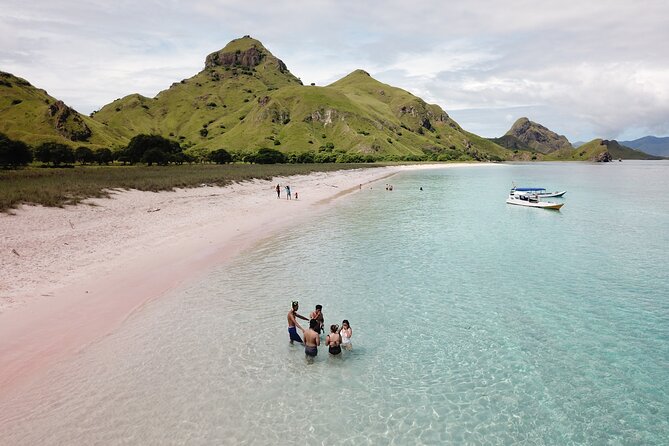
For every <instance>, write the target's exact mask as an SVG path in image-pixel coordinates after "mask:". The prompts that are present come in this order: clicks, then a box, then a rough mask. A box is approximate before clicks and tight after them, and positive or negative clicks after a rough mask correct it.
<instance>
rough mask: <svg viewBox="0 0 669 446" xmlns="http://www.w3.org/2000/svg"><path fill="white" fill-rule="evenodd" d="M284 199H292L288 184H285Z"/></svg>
mask: <svg viewBox="0 0 669 446" xmlns="http://www.w3.org/2000/svg"><path fill="white" fill-rule="evenodd" d="M286 200H292V198H291V196H290V186H288V185H287V186H286Z"/></svg>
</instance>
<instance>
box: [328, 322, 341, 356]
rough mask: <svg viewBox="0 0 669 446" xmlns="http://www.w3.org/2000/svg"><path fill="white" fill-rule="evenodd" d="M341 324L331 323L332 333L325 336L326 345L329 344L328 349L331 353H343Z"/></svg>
mask: <svg viewBox="0 0 669 446" xmlns="http://www.w3.org/2000/svg"><path fill="white" fill-rule="evenodd" d="M338 331H339V325H337V324H332V325H330V334H329V335H328V336H327V338H325V345H327V346H328V351H329V352H330V354H331V355H338V354H340V353H341V347H340V345H339V344H341V336H340V335H339V333H338Z"/></svg>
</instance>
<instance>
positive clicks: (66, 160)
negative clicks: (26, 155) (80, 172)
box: [35, 142, 74, 167]
mask: <svg viewBox="0 0 669 446" xmlns="http://www.w3.org/2000/svg"><path fill="white" fill-rule="evenodd" d="M35 158H36V159H37V161H41V162H42V163H45V164H48V163H52V164H53V165H54V166H56V167H58V166H60V165H61V164H73V163H74V151H73V150H72V148H71V147H70V146H68V145H66V144H61V143H59V142H45V143H43V144H41V145H39V146H38V147H37V148H36V149H35Z"/></svg>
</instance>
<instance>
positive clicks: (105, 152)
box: [95, 149, 114, 165]
mask: <svg viewBox="0 0 669 446" xmlns="http://www.w3.org/2000/svg"><path fill="white" fill-rule="evenodd" d="M113 159H114V155H113V154H112V151H111V150H109V149H98V150H97V151H96V152H95V160H96V161H97V162H98V164H100V165H102V164H109V163H111V162H112V160H113Z"/></svg>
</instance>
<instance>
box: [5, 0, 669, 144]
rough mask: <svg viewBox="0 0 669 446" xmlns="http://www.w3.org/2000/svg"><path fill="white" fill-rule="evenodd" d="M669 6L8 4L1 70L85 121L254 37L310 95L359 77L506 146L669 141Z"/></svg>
mask: <svg viewBox="0 0 669 446" xmlns="http://www.w3.org/2000/svg"><path fill="white" fill-rule="evenodd" d="M668 20H669V2H668V1H666V0H590V1H584V0H579V1H575V0H531V1H530V0H507V1H495V0H468V1H448V0H435V1H417V2H412V1H406V0H403V1H395V0H388V1H365V0H356V1H349V0H332V1H330V0H310V1H302V0H296V1H278V0H277V1H266V2H264V1H257V0H236V1H232V0H190V1H180V0H163V1H157V0H105V1H100V0H79V1H75V0H58V1H53V0H29V1H26V0H0V70H1V71H8V72H10V73H13V74H15V75H17V76H20V77H23V78H25V79H27V80H28V81H30V82H31V83H32V84H33V85H35V86H37V87H40V88H44V89H45V90H47V91H48V93H49V94H51V95H52V96H54V97H57V98H59V99H62V100H64V101H65V102H66V103H67V104H68V105H71V106H73V107H74V108H76V109H77V110H79V111H80V112H83V113H90V112H91V111H93V110H96V109H99V108H100V107H102V106H103V105H104V104H107V103H109V102H111V101H112V100H114V99H116V98H119V97H122V96H125V95H127V94H131V93H141V94H143V95H145V96H149V97H153V96H155V95H156V93H158V92H159V91H160V90H163V89H166V88H168V87H169V86H170V84H172V83H173V82H175V81H178V80H181V79H183V78H188V77H191V76H193V75H194V74H196V73H197V72H199V71H200V70H201V69H202V68H203V65H204V59H205V57H206V55H207V54H209V53H210V52H213V51H215V50H218V49H221V48H222V47H223V46H225V44H226V43H227V42H229V41H230V40H232V39H234V38H237V37H241V36H243V35H246V34H249V35H251V36H252V37H254V38H256V39H258V40H260V41H261V42H263V44H264V45H265V46H266V47H267V48H268V49H269V50H270V51H271V52H272V53H273V54H274V55H275V56H277V57H279V58H280V59H282V60H283V61H284V62H285V63H286V64H287V65H288V68H289V69H290V70H291V72H292V73H293V74H295V75H296V76H298V77H300V78H301V79H302V81H303V82H304V83H307V84H308V83H310V82H315V83H316V84H318V85H326V84H328V83H330V82H333V81H334V80H336V79H338V78H340V77H342V76H344V75H346V74H348V73H349V72H351V71H353V70H354V69H356V68H362V69H364V70H366V71H368V72H369V73H370V74H371V75H372V76H374V77H375V78H376V79H378V80H380V81H382V82H385V83H388V84H391V85H395V86H398V87H401V88H404V89H406V90H409V91H411V92H412V93H414V94H416V95H418V96H421V97H422V98H424V99H425V100H427V101H428V102H432V103H437V104H439V105H440V106H441V107H442V108H444V109H445V110H446V111H447V112H448V113H449V114H450V115H451V116H452V117H453V118H454V119H455V120H456V121H458V122H459V123H460V124H461V125H462V126H463V127H464V128H465V129H467V130H469V131H472V132H474V133H477V134H479V135H482V136H486V137H493V136H500V135H502V134H504V133H505V132H506V131H507V130H508V128H509V127H510V126H511V124H512V123H513V121H515V120H516V119H517V118H519V117H522V116H527V117H529V118H530V119H531V120H533V121H536V122H539V123H541V124H543V125H545V126H547V127H548V128H550V129H552V130H554V131H556V132H558V133H560V134H564V135H565V136H567V137H568V138H569V140H570V141H572V142H574V141H579V140H580V141H588V140H591V139H593V138H595V137H604V138H616V139H623V140H624V139H634V138H637V137H640V136H644V135H648V134H652V135H656V136H665V135H669V49H667V47H668V46H669V22H668Z"/></svg>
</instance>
